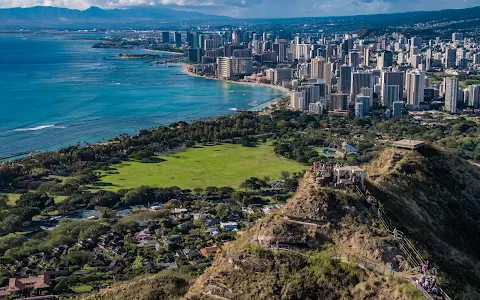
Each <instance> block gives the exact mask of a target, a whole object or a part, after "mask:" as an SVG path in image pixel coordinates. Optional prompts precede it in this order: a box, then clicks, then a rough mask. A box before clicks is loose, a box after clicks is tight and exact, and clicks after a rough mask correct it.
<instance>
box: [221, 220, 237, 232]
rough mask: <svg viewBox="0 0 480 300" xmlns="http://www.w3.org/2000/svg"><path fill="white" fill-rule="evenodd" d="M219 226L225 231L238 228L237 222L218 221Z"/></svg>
mask: <svg viewBox="0 0 480 300" xmlns="http://www.w3.org/2000/svg"><path fill="white" fill-rule="evenodd" d="M220 228H222V229H223V230H226V231H234V230H238V224H237V222H222V223H220Z"/></svg>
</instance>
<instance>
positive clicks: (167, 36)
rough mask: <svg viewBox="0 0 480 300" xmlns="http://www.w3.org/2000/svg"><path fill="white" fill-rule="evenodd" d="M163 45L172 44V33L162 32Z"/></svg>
mask: <svg viewBox="0 0 480 300" xmlns="http://www.w3.org/2000/svg"><path fill="white" fill-rule="evenodd" d="M162 43H164V44H170V32H168V31H162Z"/></svg>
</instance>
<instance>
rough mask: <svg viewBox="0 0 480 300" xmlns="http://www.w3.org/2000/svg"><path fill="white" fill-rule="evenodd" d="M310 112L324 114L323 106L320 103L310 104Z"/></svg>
mask: <svg viewBox="0 0 480 300" xmlns="http://www.w3.org/2000/svg"><path fill="white" fill-rule="evenodd" d="M308 112H309V113H311V114H316V115H321V114H322V113H323V106H322V103H320V102H315V103H310V104H308Z"/></svg>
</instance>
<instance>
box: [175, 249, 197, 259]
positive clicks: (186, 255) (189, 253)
mask: <svg viewBox="0 0 480 300" xmlns="http://www.w3.org/2000/svg"><path fill="white" fill-rule="evenodd" d="M198 255H199V254H198V252H197V251H194V250H190V249H182V250H177V251H176V252H175V256H178V257H180V259H182V260H187V259H193V258H195V257H197V256H198Z"/></svg>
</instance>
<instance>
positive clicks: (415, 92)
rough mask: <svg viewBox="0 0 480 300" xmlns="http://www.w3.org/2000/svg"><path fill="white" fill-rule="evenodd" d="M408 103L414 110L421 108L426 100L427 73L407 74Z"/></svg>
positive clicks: (414, 72)
mask: <svg viewBox="0 0 480 300" xmlns="http://www.w3.org/2000/svg"><path fill="white" fill-rule="evenodd" d="M405 82H406V90H407V103H408V105H409V106H410V107H411V108H412V109H418V108H420V103H422V102H423V100H424V93H423V90H424V89H425V73H424V72H422V71H420V70H412V71H409V72H407V78H406V81H405Z"/></svg>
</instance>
